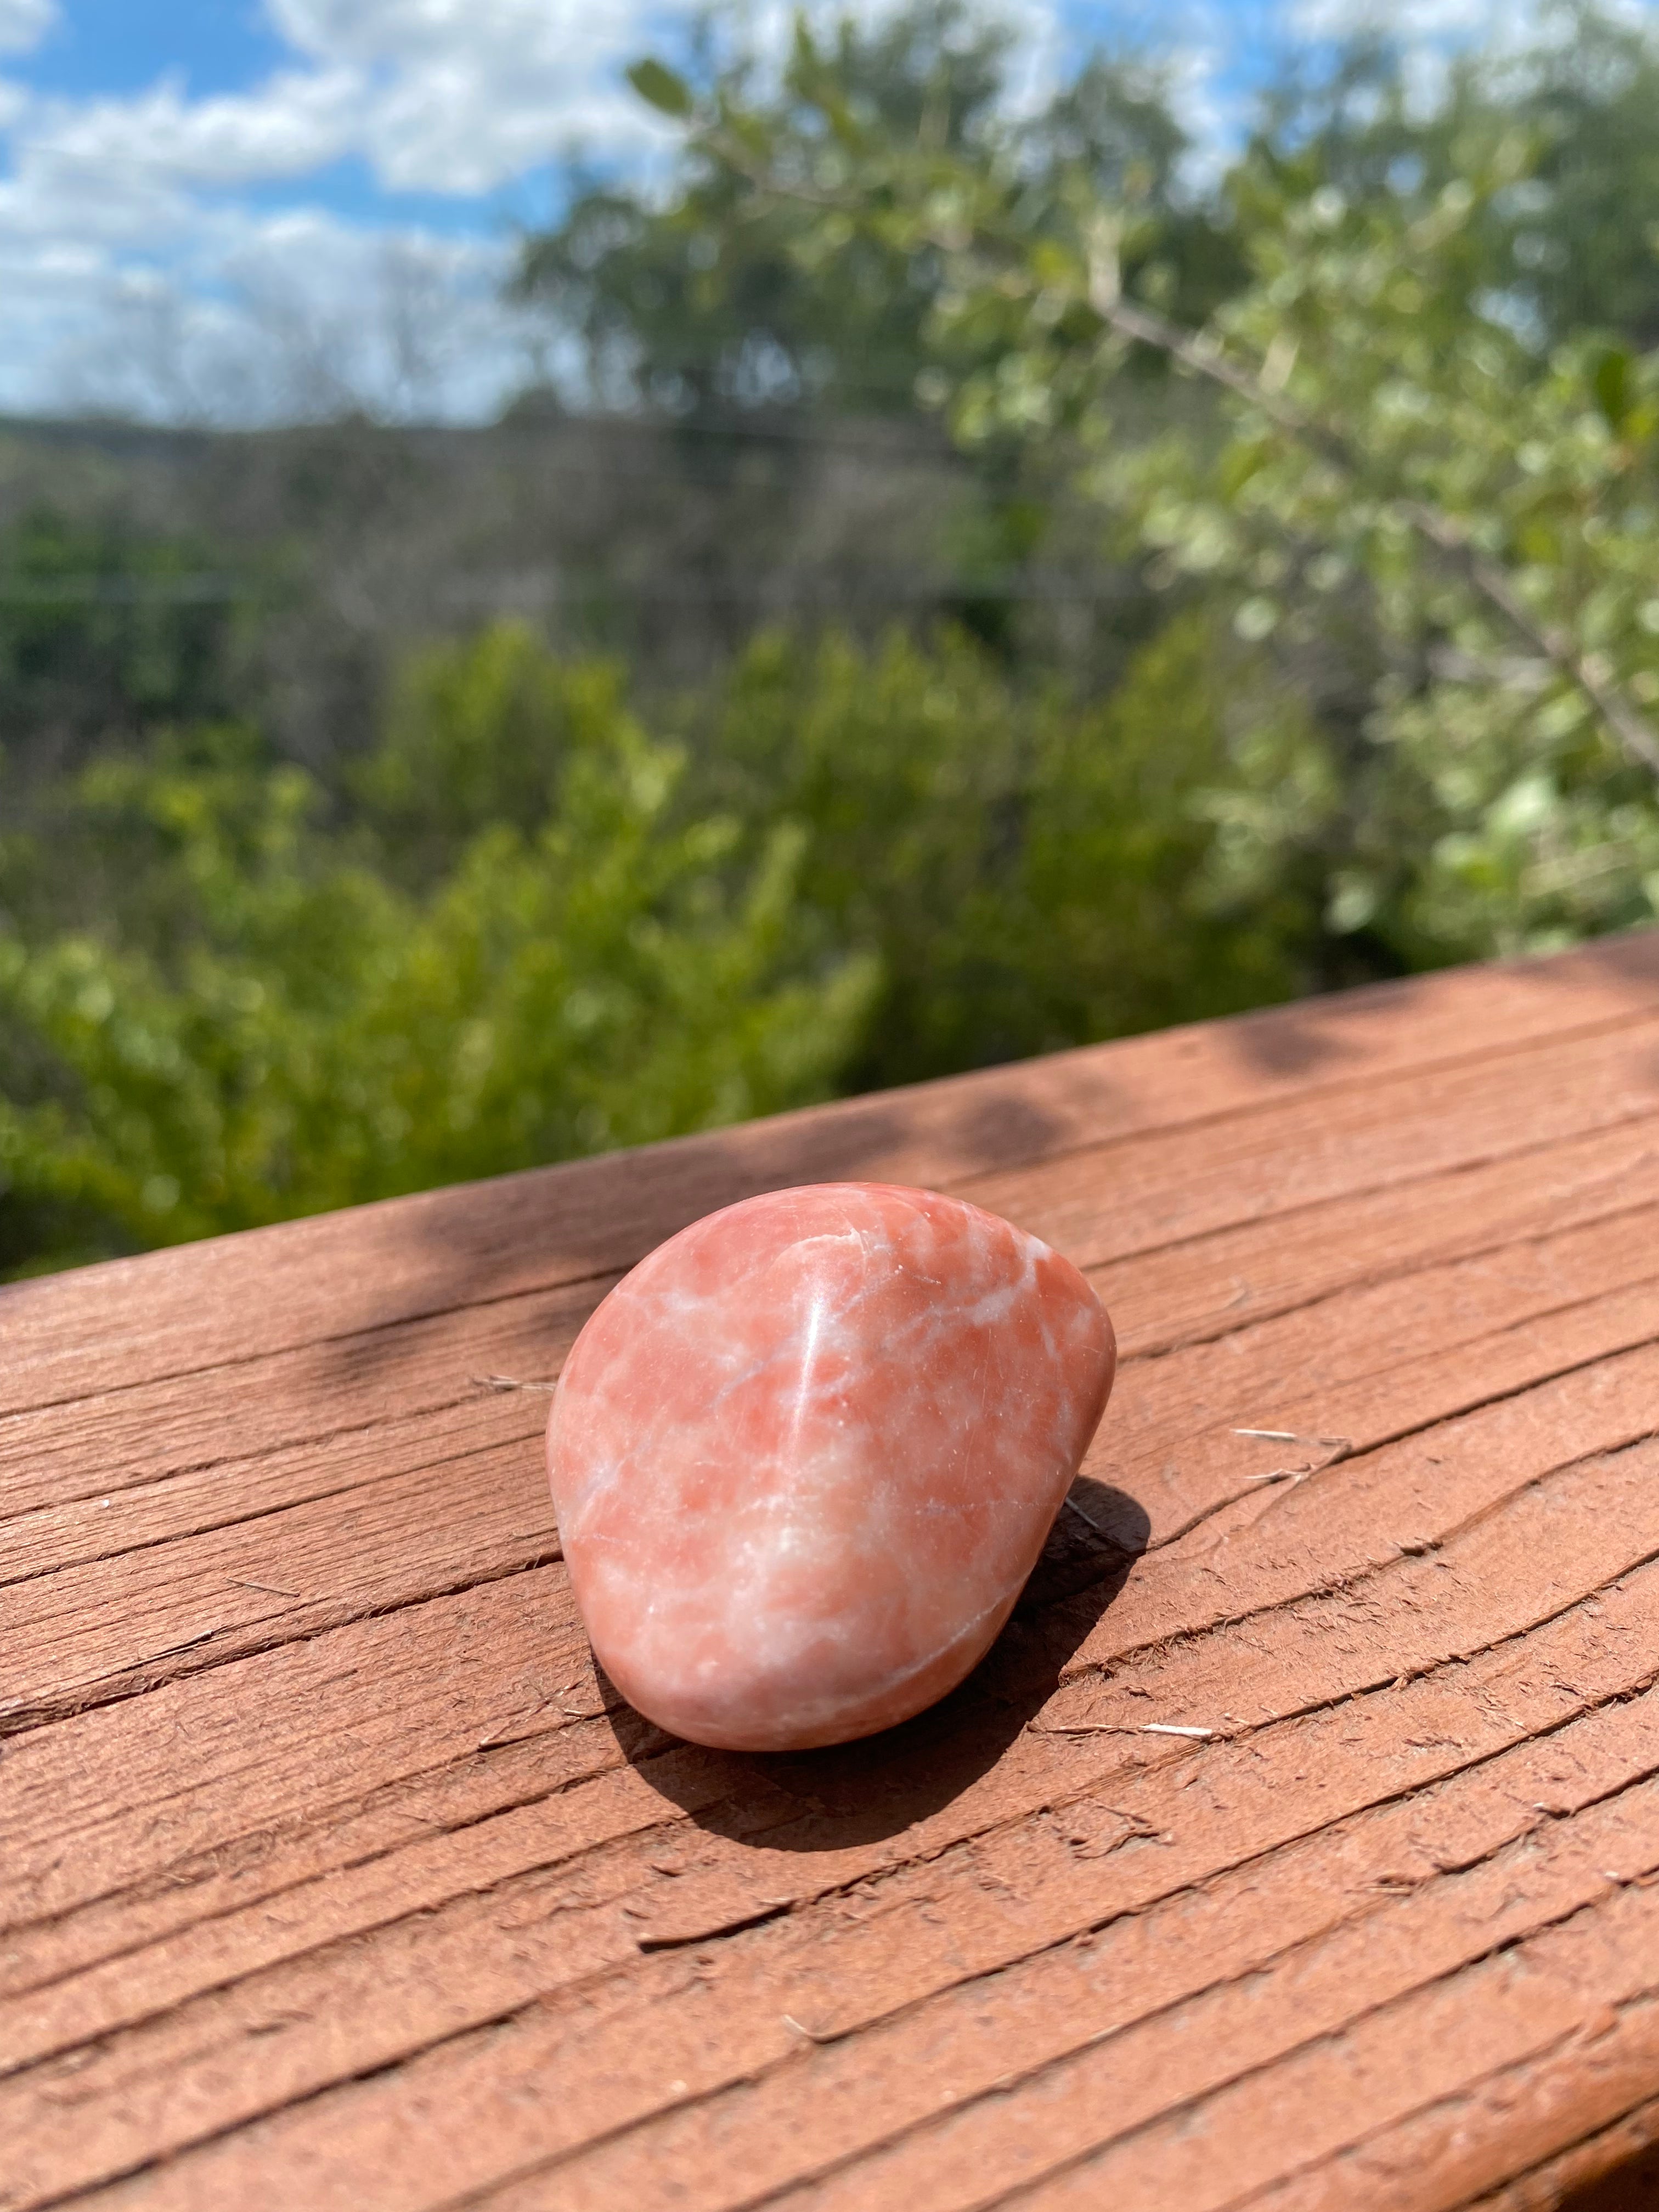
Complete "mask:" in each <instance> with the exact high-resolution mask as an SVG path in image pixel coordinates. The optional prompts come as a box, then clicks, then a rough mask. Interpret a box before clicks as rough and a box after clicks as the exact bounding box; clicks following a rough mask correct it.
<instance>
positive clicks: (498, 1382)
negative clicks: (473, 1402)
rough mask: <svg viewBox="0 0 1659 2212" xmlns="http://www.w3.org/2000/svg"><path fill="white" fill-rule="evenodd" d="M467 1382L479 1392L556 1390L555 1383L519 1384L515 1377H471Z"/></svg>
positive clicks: (556, 1385)
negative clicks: (475, 1384) (479, 1390)
mask: <svg viewBox="0 0 1659 2212" xmlns="http://www.w3.org/2000/svg"><path fill="white" fill-rule="evenodd" d="M468 1380H469V1381H470V1382H472V1383H477V1386H478V1388H479V1389H481V1390H556V1389H558V1387H559V1386H558V1384H557V1383H521V1382H520V1380H519V1378H518V1376H516V1375H473V1376H469V1377H468Z"/></svg>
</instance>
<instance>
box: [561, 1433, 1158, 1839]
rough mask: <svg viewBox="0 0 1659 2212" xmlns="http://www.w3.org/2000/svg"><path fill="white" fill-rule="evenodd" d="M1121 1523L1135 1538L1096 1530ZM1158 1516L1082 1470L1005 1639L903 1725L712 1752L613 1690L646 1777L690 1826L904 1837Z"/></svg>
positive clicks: (1013, 1728)
mask: <svg viewBox="0 0 1659 2212" xmlns="http://www.w3.org/2000/svg"><path fill="white" fill-rule="evenodd" d="M1103 1528H1111V1529H1113V1530H1115V1531H1120V1532H1121V1533H1122V1534H1124V1535H1126V1536H1127V1537H1128V1538H1130V1539H1131V1541H1130V1542H1129V1543H1128V1544H1127V1545H1126V1544H1124V1543H1121V1542H1118V1541H1112V1540H1111V1539H1110V1538H1109V1537H1106V1536H1103V1534H1100V1533H1099V1531H1100V1530H1101V1529H1103ZM1150 1528H1151V1524H1150V1523H1149V1522H1148V1520H1147V1518H1146V1513H1145V1512H1144V1510H1142V1509H1141V1507H1140V1506H1139V1505H1138V1504H1136V1502H1135V1501H1134V1499H1133V1498H1130V1497H1129V1496H1128V1495H1127V1493H1126V1492H1122V1491H1117V1490H1113V1489H1111V1488H1109V1486H1107V1485H1106V1484H1104V1483H1100V1482H1096V1481H1094V1480H1092V1479H1091V1477H1089V1476H1086V1475H1080V1476H1079V1478H1078V1480H1077V1481H1076V1482H1075V1483H1074V1484H1073V1487H1072V1495H1071V1497H1070V1498H1068V1499H1067V1501H1066V1505H1065V1506H1063V1507H1062V1508H1061V1510H1060V1516H1059V1518H1058V1519H1057V1520H1056V1521H1055V1522H1054V1528H1052V1529H1051V1530H1050V1532H1049V1535H1048V1543H1047V1544H1046V1545H1045V1547H1043V1551H1042V1557H1041V1558H1040V1559H1038V1561H1037V1564H1036V1567H1035V1568H1034V1569H1033V1571H1032V1573H1031V1577H1030V1581H1029V1582H1028V1583H1026V1585H1025V1588H1024V1591H1023V1592H1022V1593H1021V1595H1020V1597H1019V1600H1018V1603H1017V1604H1016V1606H1015V1607H1014V1610H1013V1613H1012V1617H1011V1619H1010V1620H1009V1622H1008V1625H1007V1626H1006V1628H1005V1629H1004V1630H1003V1632H1002V1633H1001V1635H1000V1637H999V1638H997V1640H996V1642H995V1643H994V1644H993V1645H992V1647H991V1649H990V1650H989V1651H988V1652H987V1654H986V1656H985V1657H984V1658H983V1659H982V1660H981V1662H980V1663H979V1665H978V1666H977V1667H976V1668H975V1669H974V1672H973V1673H972V1674H970V1675H969V1677H968V1679H967V1680H966V1681H965V1682H963V1684H962V1685H961V1686H959V1687H958V1688H957V1689H955V1690H953V1691H952V1692H951V1694H950V1696H949V1697H947V1698H944V1699H941V1700H940V1701H939V1704H938V1705H933V1706H932V1707H930V1708H929V1710H928V1711H927V1712H925V1713H919V1714H918V1715H917V1716H916V1717H915V1719H914V1720H910V1721H906V1722H904V1723H902V1725H901V1726H899V1727H898V1728H894V1729H884V1731H883V1732H882V1733H881V1734H880V1735H872V1736H865V1737H862V1738H860V1741H857V1742H856V1743H845V1744H835V1745H832V1746H830V1747H829V1748H827V1749H825V1750H823V1751H805V1752H773V1753H739V1752H721V1751H705V1750H702V1749H700V1748H699V1747H697V1746H696V1745H682V1744H681V1743H680V1742H679V1741H678V1739H677V1738H674V1737H670V1736H667V1735H664V1734H663V1732H662V1731H661V1730H660V1729H655V1728H653V1726H652V1725H651V1724H650V1723H648V1722H647V1721H645V1720H643V1719H641V1717H640V1716H639V1715H638V1714H637V1713H635V1712H634V1711H633V1710H632V1708H631V1707H629V1706H628V1705H624V1704H623V1703H622V1702H621V1700H620V1699H618V1698H617V1692H616V1691H615V1690H614V1688H612V1687H611V1686H610V1685H609V1684H605V1686H604V1687H605V1704H606V1706H607V1708H608V1709H610V1711H611V1726H612V1728H613V1729H615V1732H616V1735H617V1742H618V1744H619V1746H620V1747H621V1748H622V1750H623V1754H624V1755H625V1756H626V1757H627V1758H628V1759H629V1762H630V1763H631V1764H632V1765H634V1766H635V1769H636V1771H638V1772H639V1774H640V1776H641V1778H642V1779H643V1780H644V1781H647V1782H648V1783H649V1784H651V1785H652V1787H653V1789H655V1790H658V1791H659V1792H660V1794H661V1795H662V1796H665V1798H667V1799H668V1800H669V1801H670V1802H671V1803H673V1804H676V1805H678V1806H679V1807H680V1808H681V1809H682V1810H683V1811H684V1812H685V1813H686V1814H689V1816H690V1819H691V1820H692V1821H693V1823H694V1824H695V1825H696V1826H698V1827H700V1828H705V1829H708V1830H709V1831H710V1832H713V1833H714V1834H716V1835H720V1836H723V1837H726V1838H728V1839H731V1840H732V1841H736V1842H741V1843H747V1844H755V1845H757V1846H760V1847H763V1848H764V1849H766V1850H773V1851H780V1850H781V1851H835V1850H846V1849H848V1847H849V1846H850V1845H854V1844H870V1843H878V1842H880V1841H882V1840H883V1839H884V1838H886V1837H889V1836H896V1835H898V1834H900V1833H901V1832H902V1831H903V1830H904V1829H906V1828H909V1827H912V1826H915V1823H916V1822H917V1821H918V1820H926V1819H927V1818H928V1816H929V1815H930V1814H934V1813H937V1812H939V1810H940V1809H941V1808H943V1807H945V1806H946V1805H948V1804H950V1803H951V1801H952V1799H954V1798H956V1797H959V1796H961V1795H962V1793H963V1790H966V1789H967V1788H968V1787H969V1785H970V1784H972V1783H975V1782H976V1781H978V1779H979V1778H980V1777H981V1775H983V1774H985V1773H987V1771H989V1769H990V1768H991V1767H993V1766H994V1765H995V1764H996V1763H997V1761H998V1759H1000V1758H1001V1756H1002V1754H1003V1753H1004V1752H1006V1750H1007V1748H1008V1747H1009V1746H1010V1745H1011V1744H1012V1743H1013V1742H1014V1741H1015V1740H1016V1739H1017V1738H1018V1735H1020V1733H1021V1731H1022V1730H1023V1729H1024V1727H1025V1724H1026V1723H1027V1722H1028V1721H1030V1719H1032V1718H1033V1717H1034V1716H1035V1715H1036V1713H1037V1712H1039V1711H1041V1709H1042V1706H1043V1705H1045V1704H1046V1703H1047V1701H1048V1699H1049V1698H1050V1697H1051V1696H1052V1694H1053V1693H1054V1689H1055V1687H1056V1686H1057V1685H1058V1683H1059V1680H1060V1670H1061V1668H1063V1667H1064V1666H1065V1664H1066V1661H1067V1660H1068V1659H1069V1658H1070V1657H1071V1656H1072V1654H1073V1652H1074V1651H1075V1650H1077V1649H1078V1647H1079V1644H1081V1643H1082V1642H1083V1641H1084V1639H1085V1637H1086V1636H1087V1635H1088V1634H1089V1632H1090V1631H1091V1629H1092V1628H1093V1627H1094V1626H1095V1624H1096V1622H1097V1620H1099V1619H1100V1618H1101V1616H1102V1614H1103V1613H1104V1612H1105V1611H1106V1609H1107V1607H1109V1605H1110V1604H1111V1603H1112V1601H1113V1600H1114V1599H1115V1597H1116V1596H1117V1595H1118V1593H1119V1591H1120V1590H1121V1589H1122V1588H1123V1586H1124V1584H1125V1583H1127V1580H1128V1578H1129V1576H1130V1573H1131V1571H1133V1566H1134V1563H1135V1560H1136V1559H1137V1558H1138V1557H1139V1553H1140V1552H1141V1551H1143V1550H1144V1549H1145V1547H1146V1538H1147V1536H1148V1534H1150Z"/></svg>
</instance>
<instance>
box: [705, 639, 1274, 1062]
mask: <svg viewBox="0 0 1659 2212" xmlns="http://www.w3.org/2000/svg"><path fill="white" fill-rule="evenodd" d="M1236 661H1237V655H1232V656H1229V655H1226V654H1225V653H1222V652H1221V651H1220V650H1219V648H1218V641H1217V640H1216V639H1215V638H1214V637H1213V635H1212V632H1211V629H1210V628H1209V626H1208V625H1207V624H1206V623H1204V622H1203V621H1202V620H1201V618H1200V617H1190V618H1186V619H1182V620H1180V621H1177V622H1176V623H1172V624H1171V625H1170V627H1169V628H1168V629H1166V630H1165V631H1164V633H1163V634H1162V635H1161V636H1159V637H1158V638H1157V639H1155V640H1154V641H1153V642H1152V644H1151V645H1150V646H1148V647H1145V648H1143V650H1142V652H1141V653H1140V654H1139V658H1138V659H1136V660H1134V661H1133V663H1132V665H1131V667H1130V669H1129V671H1128V674H1127V678H1126V680H1125V682H1124V683H1123V684H1121V686H1120V687H1119V688H1118V689H1117V690H1116V691H1115V692H1114V693H1113V694H1112V696H1110V697H1109V699H1107V700H1106V701H1105V702H1103V703H1100V704H1097V705H1093V706H1090V707H1079V705H1077V704H1076V703H1075V702H1073V701H1071V700H1070V699H1068V698H1067V697H1066V695H1065V694H1064V692H1062V691H1061V690H1059V689H1058V688H1049V689H1046V690H1039V691H1037V692H1036V693H1030V692H1022V691H1021V690H1018V689H1017V688H1016V687H1014V686H1013V685H1012V684H1010V683H1009V682H1008V681H1007V680H1006V678H1004V677H1003V676H1002V675H1001V673H1000V671H998V669H997V668H996V666H995V665H994V663H993V662H992V661H991V660H990V659H987V656H986V655H985V654H984V653H982V652H981V650H980V649H979V648H977V647H975V646H973V645H972V644H970V643H969V642H968V641H966V640H964V639H962V638H959V637H955V638H953V637H951V636H949V635H946V636H945V637H943V638H941V639H940V640H939V641H936V643H935V644H934V645H933V647H931V648H928V649H924V648H922V647H919V646H918V645H916V644H915V643H914V642H913V641H909V640H907V639H906V638H904V637H902V636H899V635H894V636H892V637H890V639H889V640H888V641H887V642H886V643H885V645H884V646H883V647H881V648H880V649H879V650H878V651H877V652H875V653H869V654H866V653H862V652H860V650H859V649H858V648H857V647H854V646H853V645H852V644H850V643H848V641H846V640H845V639H843V638H836V637H830V638H829V639H826V640H824V641H822V642H820V643H818V644H817V645H811V644H805V643H801V642H798V641H791V640H790V639H788V638H787V637H783V636H774V637H771V638H765V639H762V640H761V641H757V644H756V645H755V646H753V647H751V648H750V651H749V653H747V654H746V655H745V656H744V659H742V660H741V661H740V662H739V663H738V666H737V668H736V670H735V671H734V672H733V675H732V679H731V682H730V684H729V685H728V687H727V688H726V690H725V692H724V694H723V696H721V698H720V701H719V702H718V707H717V712H716V714H715V717H714V728H713V730H712V732H710V733H709V735H708V738H706V739H705V747H706V750H704V753H703V762H704V765H703V769H702V773H703V774H704V775H706V776H708V778H709V779H710V781H711V784H712V787H713V791H714V795H716V796H717V797H718V799H719V800H720V803H721V804H722V805H726V806H729V807H731V808H732V809H733V810H734V811H738V812H739V813H741V814H742V815H744V817H746V818H747V819H748V820H749V821H750V823H754V824H755V825H756V826H757V827H758V825H759V824H760V823H763V822H764V821H765V820H766V819H767V818H769V816H770V815H771V814H773V812H774V811H781V812H782V813H783V814H785V815H787V817H789V818H790V819H792V820H793V821H794V822H797V823H800V824H801V825H802V826H803V828H804V829H805V832H806V835H807V841H808V842H807V845H806V852H805V860H804V863H803V866H802V872H801V878H800V888H799V896H800V899H801V902H802V904H803V907H804V908H805V910H806V914H807V915H808V916H809V917H810V918H811V922H812V924H813V926H814V927H815V928H816V930H817V933H818V936H819V938H820V940H821V941H822V942H824V943H826V944H831V945H858V946H861V947H866V948H868V949H869V950H870V951H872V952H874V953H876V954H878V956H879V959H880V963H881V969H882V975H883V978H884V981H883V987H882V991H881V996H880V999H879V1000H878V1006H877V1009H876V1012H875V1017H874V1018H873V1020H872V1023H871V1024H870V1026H869V1029H868V1030H867V1033H866V1039H865V1044H864V1048H863V1051H862V1052H861V1053H860V1055H859V1057H858V1058H857V1060H855V1061H854V1065H853V1066H852V1068H851V1069H850V1070H849V1081H850V1083H851V1085H852V1087H854V1088H863V1087H869V1086H872V1085H880V1084H885V1083H896V1082H905V1081H910V1080H914V1079H917V1078H920V1077H924V1076H929V1075H938V1074H942V1073H949V1072H951V1071H952V1070H954V1069H958V1068H963V1067H971V1066H981V1065H984V1064H987V1063H990V1062H994V1061H998V1060H1011V1059H1016V1058H1018V1057H1020V1056H1022V1055H1024V1054H1030V1053H1035V1052H1042V1051H1046V1050H1051V1049H1054V1048H1057V1047H1060V1046H1063V1045H1068V1044H1075V1043H1079V1042H1083V1041H1085V1040H1087V1039H1091V1038H1097V1037H1105V1036H1121V1035H1123V1034H1125V1033H1127V1032H1129V1031H1132V1030H1143V1029H1151V1028H1156V1027H1158V1026H1159V1025H1161V1024H1164V1023H1168V1022H1173V1021H1181V1020H1188V1019H1196V1018H1200V1017H1202V1016H1205V1015H1208V1014H1214V1013H1221V1012H1229V1011H1231V1010H1233V1009H1235V1008H1237V1007H1240V1006H1254V1005H1259V1004H1261V1002H1262V1001H1263V1000H1267V999H1272V998H1278V997H1283V996H1286V995H1288V994H1290V993H1291V991H1292V990H1293V989H1294V988H1295V987H1297V981H1299V980H1300V977H1299V974H1298V970H1297V967H1296V965H1295V963H1294V959H1293V951H1294V947H1295V944H1296V941H1297V930H1298V925H1299V923H1300V922H1301V921H1302V920H1303V918H1304V917H1303V916H1302V915H1301V914H1300V912H1299V910H1298V908H1297V906H1296V903H1295V902H1294V900H1292V899H1289V898H1281V897H1279V896H1277V895H1276V894H1275V893H1274V892H1273V891H1272V890H1268V891H1267V894H1266V895H1265V896H1264V895H1260V894H1258V892H1257V890H1256V889H1255V886H1251V888H1250V894H1249V899H1248V901H1247V902H1240V901H1237V900H1231V901H1229V902H1226V904H1225V906H1224V905H1223V903H1222V902H1220V901H1219V900H1218V899H1217V898H1216V897H1215V896H1213V895H1212V887H1211V885H1210V884H1209V883H1208V881H1207V879H1206V866H1207V862H1208V858H1209V854H1210V850H1211V848H1212V843H1213V842H1214V833H1213V831H1212V828H1211V827H1210V825H1209V823H1207V822H1206V820H1205V819H1204V818H1203V814H1202V808H1203V804H1204V802H1203V800H1202V796H1201V794H1202V793H1204V792H1205V790H1206V787H1208V786H1210V785H1211V784H1212V783H1214V782H1217V781H1224V780H1225V778H1226V777H1227V776H1228V775H1229V770H1228V767H1227V724H1228V714H1227V712H1226V711H1225V709H1224V699H1223V692H1224V690H1225V688H1226V677H1227V672H1228V670H1229V668H1230V667H1231V669H1232V673H1233V674H1234V676H1235V677H1236V676H1237V668H1236V666H1232V664H1233V663H1236ZM1291 711H1292V712H1293V710H1291Z"/></svg>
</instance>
